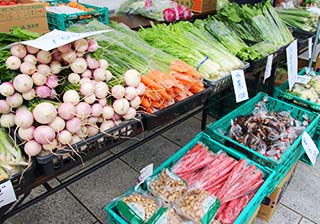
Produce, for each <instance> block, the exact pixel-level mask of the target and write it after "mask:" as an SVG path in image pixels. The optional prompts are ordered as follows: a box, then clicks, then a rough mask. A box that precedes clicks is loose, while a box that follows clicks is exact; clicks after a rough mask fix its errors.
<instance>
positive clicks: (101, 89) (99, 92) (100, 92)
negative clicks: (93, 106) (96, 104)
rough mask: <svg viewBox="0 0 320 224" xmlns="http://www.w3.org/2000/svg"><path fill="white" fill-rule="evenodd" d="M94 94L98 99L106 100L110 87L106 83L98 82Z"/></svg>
mask: <svg viewBox="0 0 320 224" xmlns="http://www.w3.org/2000/svg"><path fill="white" fill-rule="evenodd" d="M94 89H95V90H94V94H95V95H96V97H97V98H98V99H103V98H106V97H107V95H108V91H109V87H108V85H107V83H105V82H97V83H96V84H95V86H94Z"/></svg>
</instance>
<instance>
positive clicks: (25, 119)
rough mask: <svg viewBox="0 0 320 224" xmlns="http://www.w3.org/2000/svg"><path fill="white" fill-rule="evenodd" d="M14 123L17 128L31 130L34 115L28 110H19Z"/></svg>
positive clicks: (23, 108)
mask: <svg viewBox="0 0 320 224" xmlns="http://www.w3.org/2000/svg"><path fill="white" fill-rule="evenodd" d="M14 123H15V124H16V125H17V127H21V128H30V127H31V126H32V124H33V115H32V113H31V112H30V111H29V110H28V109H27V108H25V107H22V108H19V109H18V110H17V112H16V116H15V117H14Z"/></svg>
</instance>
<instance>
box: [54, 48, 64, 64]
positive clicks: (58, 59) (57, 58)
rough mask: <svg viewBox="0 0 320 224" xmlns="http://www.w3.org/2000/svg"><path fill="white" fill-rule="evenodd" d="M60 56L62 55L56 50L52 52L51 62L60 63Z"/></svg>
mask: <svg viewBox="0 0 320 224" xmlns="http://www.w3.org/2000/svg"><path fill="white" fill-rule="evenodd" d="M61 55H62V53H61V52H60V51H59V50H58V49H53V50H52V60H55V61H62V57H61Z"/></svg>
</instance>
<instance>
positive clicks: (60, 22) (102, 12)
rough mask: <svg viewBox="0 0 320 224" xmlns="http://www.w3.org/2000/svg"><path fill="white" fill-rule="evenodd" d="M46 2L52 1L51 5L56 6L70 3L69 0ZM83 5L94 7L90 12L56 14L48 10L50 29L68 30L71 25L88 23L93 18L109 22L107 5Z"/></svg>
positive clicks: (105, 22) (104, 22)
mask: <svg viewBox="0 0 320 224" xmlns="http://www.w3.org/2000/svg"><path fill="white" fill-rule="evenodd" d="M46 2H48V3H50V5H52V6H54V5H57V4H62V3H64V4H68V3H69V2H70V1H68V0H47V1H46ZM81 5H83V6H85V7H87V8H93V9H94V10H93V11H88V12H78V13H72V14H64V13H62V14H56V13H52V12H48V11H47V19H48V25H49V29H50V30H53V29H58V30H66V29H67V28H68V27H69V26H71V25H72V24H76V23H83V24H86V23H88V22H90V21H92V20H93V19H97V20H99V21H100V22H102V23H103V24H106V25H108V23H109V17H108V15H109V14H108V8H106V7H97V6H93V5H88V4H83V3H81ZM87 15H90V16H91V18H87V19H84V18H80V17H81V16H87Z"/></svg>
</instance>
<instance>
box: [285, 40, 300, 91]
mask: <svg viewBox="0 0 320 224" xmlns="http://www.w3.org/2000/svg"><path fill="white" fill-rule="evenodd" d="M286 53H287V67H288V82H289V89H290V90H292V87H293V85H294V83H295V82H296V80H297V74H298V53H297V40H294V41H293V42H292V43H291V44H290V45H289V46H288V47H287V49H286Z"/></svg>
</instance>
